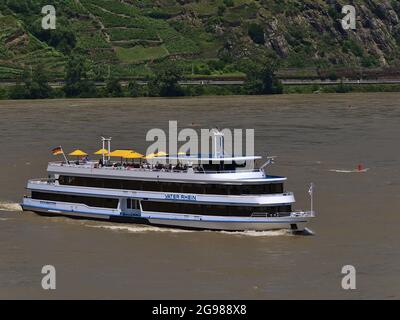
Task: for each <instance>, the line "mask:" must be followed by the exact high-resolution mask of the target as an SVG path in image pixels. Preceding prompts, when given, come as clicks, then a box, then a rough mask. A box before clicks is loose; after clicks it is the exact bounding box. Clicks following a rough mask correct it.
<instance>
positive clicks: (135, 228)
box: [86, 225, 193, 233]
mask: <svg viewBox="0 0 400 320" xmlns="http://www.w3.org/2000/svg"><path fill="white" fill-rule="evenodd" d="M86 226H87V227H91V228H99V229H108V230H112V231H125V232H130V233H147V232H170V233H182V232H193V231H190V230H183V229H172V228H158V227H153V226H142V225H137V226H136V225H132V226H109V225H104V226H102V225H86Z"/></svg>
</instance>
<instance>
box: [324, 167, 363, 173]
mask: <svg viewBox="0 0 400 320" xmlns="http://www.w3.org/2000/svg"><path fill="white" fill-rule="evenodd" d="M368 170H369V168H366V169H362V170H358V169H354V170H341V169H331V170H329V171H330V172H336V173H364V172H367V171H368Z"/></svg>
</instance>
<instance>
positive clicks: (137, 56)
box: [116, 46, 168, 63]
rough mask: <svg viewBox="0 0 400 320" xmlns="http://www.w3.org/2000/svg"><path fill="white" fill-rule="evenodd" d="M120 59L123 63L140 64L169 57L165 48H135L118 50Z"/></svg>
mask: <svg viewBox="0 0 400 320" xmlns="http://www.w3.org/2000/svg"><path fill="white" fill-rule="evenodd" d="M116 54H117V57H118V59H119V60H120V61H121V62H123V63H140V62H144V61H148V60H156V59H160V58H163V57H166V56H167V55H168V51H167V49H166V48H165V46H160V47H148V48H146V47H143V46H136V47H134V48H119V47H118V48H116Z"/></svg>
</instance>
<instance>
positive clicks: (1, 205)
mask: <svg viewBox="0 0 400 320" xmlns="http://www.w3.org/2000/svg"><path fill="white" fill-rule="evenodd" d="M0 211H12V212H21V211H22V208H21V206H20V205H19V204H18V203H14V202H7V201H0Z"/></svg>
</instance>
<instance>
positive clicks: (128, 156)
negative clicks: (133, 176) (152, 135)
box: [123, 151, 144, 159]
mask: <svg viewBox="0 0 400 320" xmlns="http://www.w3.org/2000/svg"><path fill="white" fill-rule="evenodd" d="M143 157H144V155H142V154H141V153H139V152H135V151H133V152H131V153H127V154H126V155H125V156H123V158H125V159H142V158H143Z"/></svg>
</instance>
